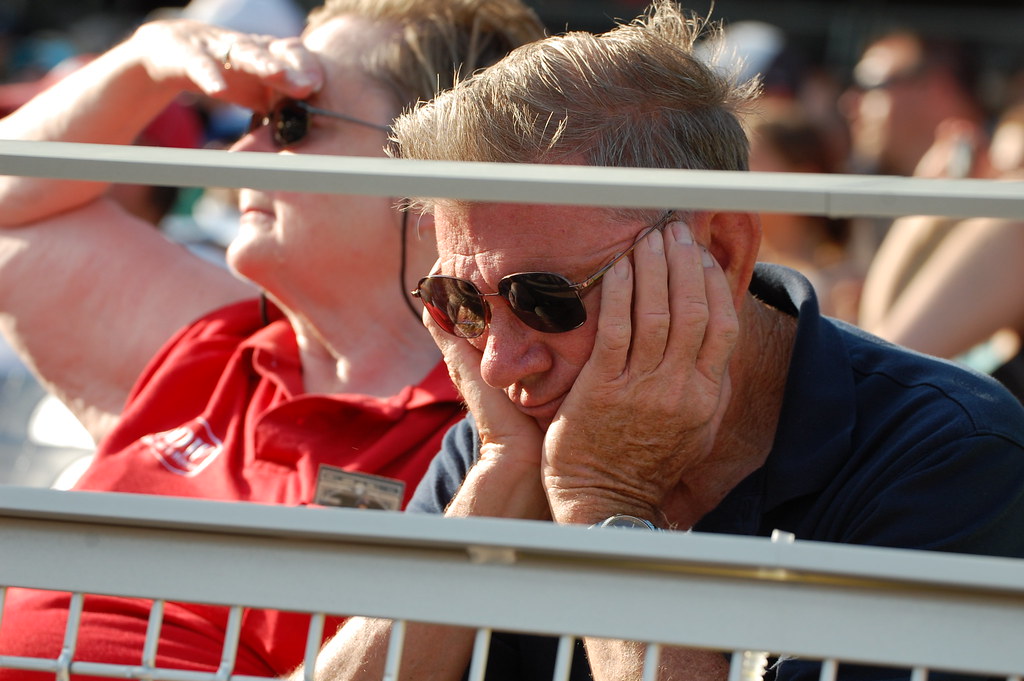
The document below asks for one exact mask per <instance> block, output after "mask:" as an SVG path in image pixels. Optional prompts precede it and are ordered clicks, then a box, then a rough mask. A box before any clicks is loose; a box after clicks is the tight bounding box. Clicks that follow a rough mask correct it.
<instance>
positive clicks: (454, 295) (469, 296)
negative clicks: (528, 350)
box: [412, 210, 675, 338]
mask: <svg viewBox="0 0 1024 681" xmlns="http://www.w3.org/2000/svg"><path fill="white" fill-rule="evenodd" d="M674 213H675V211H671V210H670V211H668V212H666V213H665V214H664V215H663V216H661V218H660V219H659V220H658V221H657V222H656V223H655V224H654V225H652V226H650V227H648V228H647V229H645V230H644V231H643V232H641V233H640V236H638V237H637V238H636V240H635V241H634V242H633V245H632V246H630V247H629V248H627V249H626V250H625V251H623V252H622V253H619V254H618V255H616V256H615V257H614V258H612V259H611V261H610V262H609V263H607V264H606V265H604V266H603V267H602V268H601V269H599V270H598V271H597V272H594V273H593V274H592V275H590V276H589V277H587V278H586V279H584V280H583V281H579V282H571V281H569V280H568V279H566V278H565V277H563V276H562V275H561V274H555V273H554V272H520V273H518V274H510V275H508V276H507V277H503V278H502V279H501V281H499V282H498V292H497V293H481V292H480V289H478V288H477V287H476V285H475V284H473V282H471V281H467V280H465V279H459V278H457V277H447V276H444V275H440V274H432V275H429V276H426V277H423V278H422V279H420V283H419V285H418V286H417V287H416V290H415V291H412V295H414V296H415V297H417V298H419V299H420V300H422V301H423V306H424V307H426V308H427V312H429V313H430V316H431V317H432V318H433V320H434V321H435V322H437V325H438V326H440V327H441V328H442V329H444V330H445V331H447V332H448V333H450V334H452V335H453V336H458V337H460V338H477V337H478V336H480V335H482V334H483V332H484V331H485V330H486V329H487V325H488V324H490V322H491V307H490V304H488V302H487V300H486V298H487V297H488V296H501V297H502V298H504V299H505V301H506V302H507V303H508V306H509V308H510V309H511V310H512V313H513V314H515V316H516V317H518V318H519V320H520V321H522V322H523V323H524V324H526V325H527V326H529V327H530V328H531V329H536V330H537V331H542V332H544V333H564V332H566V331H572V330H573V329H578V328H579V327H581V326H583V323H584V322H586V321H587V308H586V306H585V305H584V304H583V295H584V294H585V293H586V292H587V291H588V290H589V289H590V287H591V286H593V285H594V284H596V283H597V282H598V281H600V279H601V277H603V276H604V275H605V274H606V273H607V272H608V270H610V269H611V268H612V267H613V266H614V265H615V263H617V262H619V261H620V260H622V259H623V258H625V257H626V256H627V255H629V254H630V253H632V252H633V249H634V248H636V247H637V245H638V244H640V242H641V241H643V240H644V238H645V237H646V236H647V235H648V234H650V233H651V232H653V231H655V230H658V229H661V228H662V227H664V226H665V225H667V224H668V222H669V220H670V219H671V217H672V215H673V214H674Z"/></svg>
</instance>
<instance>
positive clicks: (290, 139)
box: [273, 102, 309, 147]
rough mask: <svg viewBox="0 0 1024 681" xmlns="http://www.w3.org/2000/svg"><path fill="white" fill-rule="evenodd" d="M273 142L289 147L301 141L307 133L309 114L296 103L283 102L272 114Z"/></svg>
mask: <svg viewBox="0 0 1024 681" xmlns="http://www.w3.org/2000/svg"><path fill="white" fill-rule="evenodd" d="M273 121H274V142H276V143H277V144H278V146H281V147H290V146H292V145H294V144H298V143H299V142H301V141H302V138H304V137H305V136H306V133H308V132H309V112H308V111H306V110H305V109H304V108H302V106H301V105H300V104H299V103H298V102H285V103H283V104H281V105H279V106H278V107H277V109H276V110H275V111H274V114H273Z"/></svg>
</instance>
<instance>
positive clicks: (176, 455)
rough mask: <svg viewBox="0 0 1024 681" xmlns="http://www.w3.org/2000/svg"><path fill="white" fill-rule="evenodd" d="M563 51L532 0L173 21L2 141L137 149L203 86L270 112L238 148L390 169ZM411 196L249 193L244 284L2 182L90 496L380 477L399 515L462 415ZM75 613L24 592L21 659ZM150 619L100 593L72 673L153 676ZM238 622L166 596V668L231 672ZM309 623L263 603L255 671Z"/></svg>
mask: <svg viewBox="0 0 1024 681" xmlns="http://www.w3.org/2000/svg"><path fill="white" fill-rule="evenodd" d="M542 33H543V29H542V26H541V24H540V22H539V20H538V19H537V17H536V16H535V14H534V13H533V12H532V11H531V10H529V9H528V8H527V7H526V6H524V5H523V4H522V3H521V2H519V0H328V2H327V4H326V5H324V6H323V7H321V8H318V9H316V10H314V11H313V12H311V14H310V16H309V21H308V26H307V28H306V29H305V31H304V32H303V35H302V38H301V39H298V38H285V39H274V38H272V37H269V36H264V35H253V34H246V33H241V32H238V31H233V30H229V29H224V28H219V27H214V26H210V25H207V24H203V23H199V22H196V21H192V20H188V19H176V20H162V21H154V22H150V23H147V24H144V25H143V26H141V27H139V28H138V29H137V30H136V31H135V33H134V34H133V35H132V36H131V37H129V38H128V39H127V40H125V41H124V42H122V43H121V44H119V45H117V46H115V47H114V48H112V49H110V50H109V51H107V52H106V53H104V54H102V55H100V56H99V57H97V58H96V59H94V60H93V61H91V62H90V63H89V64H87V65H86V66H84V67H82V68H81V69H78V70H77V71H75V72H74V73H72V74H70V75H68V76H67V77H66V78H64V79H62V80H61V81H60V82H58V83H56V84H54V85H53V86H52V87H50V88H49V89H47V90H45V91H44V92H42V93H40V94H39V95H37V96H36V97H35V98H33V99H32V100H31V101H29V102H28V103H27V104H25V105H24V106H22V107H21V108H19V109H18V110H17V111H16V112H14V113H13V114H11V115H9V116H7V117H6V118H4V119H3V120H2V121H0V138H6V139H22V140H55V141H66V142H93V143H108V144H129V143H131V142H132V141H133V140H135V138H136V137H137V136H138V134H139V133H140V132H141V131H142V130H144V129H145V128H146V126H147V125H148V124H149V123H150V122H151V121H152V120H153V118H154V117H155V116H157V115H158V114H159V113H160V112H161V111H163V110H164V109H165V108H166V107H167V105H168V104H169V103H170V102H172V101H173V100H175V99H176V98H177V97H178V96H179V95H180V94H181V93H182V92H190V93H196V94H202V95H205V96H212V97H216V98H218V99H222V100H224V101H227V102H231V103H233V104H236V105H239V106H244V107H246V108H249V109H252V110H253V111H255V112H256V113H255V115H254V116H253V119H252V124H251V128H250V130H249V132H248V133H247V134H246V135H244V137H242V139H240V140H239V141H238V143H237V144H235V145H234V147H233V149H234V150H235V151H261V152H278V153H282V154H291V153H309V154H339V155H352V156H371V157H379V156H383V145H384V143H385V141H386V140H387V137H388V134H389V131H390V124H391V122H392V120H393V118H394V117H395V116H396V115H397V114H398V113H399V112H400V111H401V110H402V109H403V108H404V107H407V106H408V105H410V104H411V103H414V102H416V101H418V100H425V99H429V98H430V97H432V96H433V95H434V94H435V92H436V91H437V90H438V89H439V88H444V87H446V86H448V85H450V84H451V83H452V82H453V79H454V78H455V77H456V76H457V74H458V73H460V72H462V73H467V74H468V73H470V72H472V71H473V70H475V69H476V68H478V67H481V66H483V65H486V64H488V63H490V62H492V61H494V60H496V59H497V58H499V57H501V56H502V55H504V54H505V53H506V52H507V51H508V50H509V49H511V48H512V47H514V46H516V45H519V44H521V43H524V42H528V41H531V40H533V39H535V38H538V37H540V36H541V35H542ZM400 199H401V197H390V198H389V197H357V196H346V195H335V194H330V195H327V194H305V193H296V192H287V191H255V190H243V191H242V192H241V201H240V204H241V205H240V208H241V213H242V218H241V229H240V231H239V234H238V236H237V237H236V239H235V240H234V241H233V242H232V244H231V247H230V249H229V252H228V262H229V264H230V266H231V269H232V271H230V272H229V271H228V270H226V269H224V268H222V267H219V266H217V265H215V264H213V263H210V262H208V261H205V260H203V259H200V258H198V257H196V256H195V255H194V254H192V253H191V252H190V251H188V250H187V249H185V248H184V247H182V246H181V245H179V244H176V243H174V242H172V241H170V240H169V239H167V238H166V237H165V236H164V235H163V234H161V233H160V232H159V231H157V230H154V229H152V226H151V225H150V224H149V223H147V222H146V221H145V220H142V219H140V218H138V217H136V216H134V215H132V214H131V213H129V212H128V211H126V210H125V209H124V208H123V207H122V206H121V205H120V204H118V203H117V202H116V201H114V200H113V199H112V198H111V196H110V194H109V185H107V184H105V183H103V182H85V181H70V180H53V179H42V178H31V177H2V178H0V227H2V229H0V331H2V332H3V333H4V335H5V336H7V338H8V339H9V340H10V341H11V343H12V346H13V347H14V348H15V349H16V350H17V351H18V353H19V354H20V355H21V356H22V358H23V359H24V360H25V361H26V363H27V364H28V365H29V366H30V367H31V369H32V370H33V372H35V374H36V376H37V377H38V378H39V380H40V381H41V382H42V384H43V385H44V386H45V387H46V388H47V389H48V390H49V391H51V392H52V393H53V394H54V395H56V396H57V397H58V398H60V399H61V400H62V401H63V402H64V403H65V404H66V405H67V406H68V407H69V408H70V409H71V411H72V412H73V413H74V414H75V415H76V416H77V418H78V419H79V420H80V421H81V423H82V424H83V425H84V426H85V428H86V429H87V430H88V432H89V433H90V434H91V435H92V437H93V439H94V441H95V442H96V443H97V451H96V456H95V458H94V460H93V462H92V464H91V465H90V467H89V468H88V469H87V470H86V471H85V472H84V474H83V475H82V477H81V478H80V480H79V481H78V482H77V484H76V485H75V487H74V488H75V489H79V490H91V491H117V492H134V493H147V494H165V495H175V496H185V497H202V498H208V499H219V500H230V501H234V500H237V501H252V502H261V503H278V504H289V505H302V504H319V505H345V504H348V503H351V504H353V505H354V504H355V503H356V501H357V499H355V498H352V499H351V500H349V496H346V495H345V494H344V493H343V492H344V491H345V490H346V489H351V488H354V486H355V485H356V484H357V483H358V482H365V481H366V480H372V481H374V485H375V487H374V488H375V489H378V490H379V493H378V494H377V497H376V499H375V502H376V505H378V506H384V507H385V508H394V509H397V508H401V507H403V506H404V505H405V503H406V502H407V500H408V497H409V495H410V494H411V492H412V489H413V487H414V486H415V484H416V482H417V481H418V480H419V478H420V477H421V476H422V474H423V472H424V471H425V469H426V467H427V465H428V463H429V461H430V459H431V457H432V456H433V455H434V453H435V452H436V451H437V450H438V446H439V443H440V440H441V437H442V435H443V433H444V432H445V431H446V430H447V429H448V427H449V426H450V425H451V424H452V423H454V422H456V421H458V420H459V419H461V418H462V416H463V413H464V412H463V405H462V403H461V401H460V399H459V397H458V395H457V394H456V391H455V389H454V387H453V386H452V384H451V381H450V379H449V377H448V372H447V370H446V368H445V366H444V364H443V362H441V355H440V352H439V351H438V349H437V347H436V346H435V344H434V343H433V342H432V341H431V338H430V336H429V334H427V332H426V331H425V330H424V328H423V324H422V321H421V319H420V317H419V314H418V312H416V311H415V309H414V308H413V306H412V303H411V301H410V299H409V297H408V295H407V291H408V290H409V289H411V288H412V286H413V285H414V283H415V282H414V280H409V279H406V278H405V277H404V272H405V269H406V268H409V270H410V271H412V272H419V271H425V270H428V269H429V268H430V267H431V265H432V264H433V262H434V260H435V258H436V250H435V243H434V239H433V236H432V222H431V220H429V219H423V220H417V221H408V222H407V221H406V219H405V214H404V213H402V212H400V211H398V210H396V203H399V202H400ZM409 222H413V224H412V225H410V224H409ZM197 567H198V566H197ZM339 586H340V588H345V586H346V585H339ZM68 602H69V597H68V595H67V594H59V593H47V592H36V591H27V590H22V589H10V590H8V592H7V595H6V599H5V605H4V612H3V618H2V621H0V655H15V656H28V657H41V658H55V657H56V656H57V655H59V654H60V651H61V649H62V646H63V640H64V627H65V620H66V619H67V616H68ZM148 609H149V604H148V603H147V602H140V601H137V600H133V599H120V598H109V597H103V596H90V597H88V598H86V599H85V603H84V613H83V615H82V622H81V627H80V630H79V633H78V639H77V646H76V650H75V659H76V660H89V661H95V662H110V663H120V664H137V663H138V662H139V660H140V659H141V658H140V657H139V656H140V654H141V651H142V647H143V642H144V639H145V632H146V628H147V623H148V618H149V614H148ZM226 619H227V610H226V609H224V608H217V607H206V606H202V605H198V604H175V603H168V604H167V606H166V609H165V612H164V619H163V625H162V628H161V640H160V646H159V651H158V658H157V665H159V666H161V667H169V668H174V669H186V670H201V671H213V670H216V669H217V668H218V666H219V664H220V659H221V651H222V647H223V638H224V630H225V626H226ZM307 622H308V616H304V615H298V614H293V613H283V612H270V611H262V610H261V611H255V610H250V611H247V612H246V613H245V615H244V616H243V622H242V633H241V638H240V641H239V648H238V654H237V662H236V665H235V668H234V670H233V671H234V673H236V674H247V675H255V676H275V675H280V674H283V673H285V672H287V671H288V670H289V669H291V668H293V667H294V666H295V665H296V664H298V662H299V661H300V659H301V656H302V651H303V649H304V647H305V637H306V629H307ZM331 631H332V626H331V625H330V624H328V626H327V627H326V628H325V632H327V633H329V632H331ZM46 676H47V675H46V674H42V673H35V672H29V671H15V670H11V669H3V670H0V679H3V681H15V680H17V681H29V680H35V681H38V680H39V679H43V678H45V677H46Z"/></svg>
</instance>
